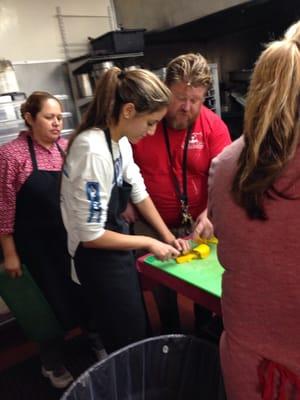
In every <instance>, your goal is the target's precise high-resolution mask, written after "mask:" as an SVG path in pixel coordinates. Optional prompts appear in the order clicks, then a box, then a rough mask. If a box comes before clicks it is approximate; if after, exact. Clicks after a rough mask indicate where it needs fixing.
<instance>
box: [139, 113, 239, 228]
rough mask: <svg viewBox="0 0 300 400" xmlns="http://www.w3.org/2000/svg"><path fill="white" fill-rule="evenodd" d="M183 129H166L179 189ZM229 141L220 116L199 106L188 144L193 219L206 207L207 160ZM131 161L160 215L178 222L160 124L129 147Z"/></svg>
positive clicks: (178, 210)
mask: <svg viewBox="0 0 300 400" xmlns="http://www.w3.org/2000/svg"><path fill="white" fill-rule="evenodd" d="M186 134H187V131H186V130H185V129H184V130H175V129H171V128H168V135H169V139H170V147H171V154H172V164H173V166H174V168H175V172H176V176H177V179H178V181H179V183H180V187H181V190H182V160H183V149H184V143H185V137H186ZM230 143H231V139H230V135H229V131H228V129H227V127H226V125H225V124H224V122H223V121H222V120H221V118H220V117H219V116H218V115H217V114H215V113H214V112H212V111H211V110H209V109H208V108H206V107H205V106H202V107H201V110H200V114H199V116H198V118H197V119H196V121H195V125H194V127H193V129H192V133H191V137H190V140H189V143H188V157H187V191H188V203H189V211H190V213H191V214H192V216H193V218H194V219H196V218H197V216H198V215H199V214H200V213H201V212H202V211H203V210H204V209H205V208H206V205H207V177H208V170H209V167H210V163H211V160H212V159H213V158H214V157H215V156H216V155H217V154H219V153H220V152H221V151H222V150H223V148H224V147H225V146H227V145H228V144H230ZM133 153H134V159H135V162H136V163H137V164H138V166H139V167H140V169H141V172H142V175H143V177H144V180H145V184H146V187H147V190H148V192H149V194H150V196H151V198H152V200H153V201H154V204H155V206H156V207H157V209H158V211H159V213H160V215H161V216H162V218H163V220H164V221H165V223H166V224H167V225H168V226H169V227H170V228H174V227H179V226H180V224H181V207H180V202H179V199H178V195H177V194H176V191H175V186H174V182H173V177H172V174H171V172H170V163H169V157H168V153H167V147H166V144H165V139H164V134H163V128H162V123H159V125H158V127H157V130H156V133H155V135H154V136H147V137H146V138H144V139H143V140H141V141H140V142H139V143H137V144H136V145H134V146H133Z"/></svg>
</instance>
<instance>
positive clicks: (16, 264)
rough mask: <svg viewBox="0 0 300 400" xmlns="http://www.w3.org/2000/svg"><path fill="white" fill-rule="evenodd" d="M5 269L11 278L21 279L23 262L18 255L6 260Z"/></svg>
mask: <svg viewBox="0 0 300 400" xmlns="http://www.w3.org/2000/svg"><path fill="white" fill-rule="evenodd" d="M4 269H5V272H6V273H7V274H8V275H9V276H10V277H11V278H19V277H20V276H22V268H21V261H20V259H19V257H18V256H17V255H13V256H9V257H6V258H5V259H4Z"/></svg>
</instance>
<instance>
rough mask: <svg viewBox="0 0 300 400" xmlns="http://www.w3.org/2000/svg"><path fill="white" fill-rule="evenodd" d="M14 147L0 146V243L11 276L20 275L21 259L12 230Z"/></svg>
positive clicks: (14, 208) (15, 162) (13, 217)
mask: <svg viewBox="0 0 300 400" xmlns="http://www.w3.org/2000/svg"><path fill="white" fill-rule="evenodd" d="M13 150H14V148H8V147H7V146H5V145H4V146H3V147H1V151H0V171H1V176H0V244H1V247H2V250H3V256H4V268H5V270H6V272H7V273H8V274H9V275H10V276H11V277H12V278H16V277H18V276H21V275H22V270H21V261H20V257H19V255H18V253H17V249H16V245H15V241H14V238H13V230H14V223H15V211H16V196H17V185H18V184H20V182H19V180H18V176H19V170H18V166H19V163H18V159H17V158H16V157H13V154H14V153H13Z"/></svg>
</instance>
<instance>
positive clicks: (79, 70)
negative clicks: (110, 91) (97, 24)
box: [56, 7, 144, 122]
mask: <svg viewBox="0 0 300 400" xmlns="http://www.w3.org/2000/svg"><path fill="white" fill-rule="evenodd" d="M56 11H57V14H56V15H57V18H58V23H59V29H60V34H61V39H62V44H63V49H64V53H65V58H66V67H67V73H68V77H69V82H70V86H71V92H72V96H73V100H74V105H75V111H76V116H77V120H78V122H80V120H81V116H82V114H83V112H84V111H85V109H86V107H87V106H88V104H89V103H90V102H91V100H92V99H93V91H94V89H95V86H96V81H97V79H99V77H100V75H101V73H102V72H103V71H104V70H105V69H108V68H110V67H112V66H113V65H116V66H119V67H120V68H125V67H129V66H132V65H135V64H136V63H137V61H136V59H137V58H138V57H141V56H143V55H144V52H143V50H144V36H143V35H144V29H138V30H136V29H128V30H118V29H117V26H116V21H114V13H113V12H112V10H111V8H110V7H109V13H108V16H107V17H105V16H103V15H98V16H97V15H94V16H91V15H64V14H62V12H61V8H60V7H56ZM69 17H72V18H83V19H90V18H100V19H101V18H108V22H109V28H110V29H111V31H109V32H106V33H104V34H103V35H102V36H100V37H98V38H95V39H92V38H88V39H89V41H90V43H89V47H88V53H87V54H84V55H82V56H79V57H75V58H71V57H70V52H71V50H72V43H69V42H68V40H67V35H66V29H65V19H66V18H69ZM106 63H110V66H109V67H104V66H103V64H106Z"/></svg>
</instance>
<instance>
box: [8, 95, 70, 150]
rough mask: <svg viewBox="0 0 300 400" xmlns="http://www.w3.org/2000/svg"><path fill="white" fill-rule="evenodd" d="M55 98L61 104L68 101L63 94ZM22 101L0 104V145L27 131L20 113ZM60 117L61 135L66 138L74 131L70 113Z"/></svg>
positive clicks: (67, 112)
mask: <svg viewBox="0 0 300 400" xmlns="http://www.w3.org/2000/svg"><path fill="white" fill-rule="evenodd" d="M55 97H56V98H57V99H58V100H60V101H61V102H62V103H64V102H65V101H66V100H68V99H69V96H67V95H65V94H62V95H55ZM0 99H1V96H0ZM24 101H25V99H23V100H17V101H4V102H0V145H2V144H4V143H6V142H10V141H11V140H13V139H15V138H17V137H18V135H19V132H20V131H21V130H23V129H27V127H26V125H25V122H24V120H23V119H22V117H21V112H20V107H21V104H22V103H24ZM62 116H63V122H64V123H63V125H64V129H63V130H62V132H61V135H62V136H65V137H68V136H69V135H71V134H72V132H73V131H74V127H73V119H72V113H71V112H69V111H64V112H63V113H62Z"/></svg>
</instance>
